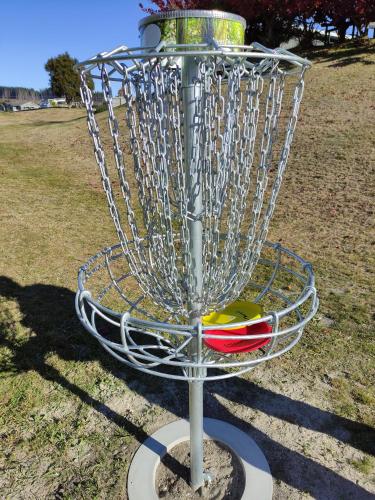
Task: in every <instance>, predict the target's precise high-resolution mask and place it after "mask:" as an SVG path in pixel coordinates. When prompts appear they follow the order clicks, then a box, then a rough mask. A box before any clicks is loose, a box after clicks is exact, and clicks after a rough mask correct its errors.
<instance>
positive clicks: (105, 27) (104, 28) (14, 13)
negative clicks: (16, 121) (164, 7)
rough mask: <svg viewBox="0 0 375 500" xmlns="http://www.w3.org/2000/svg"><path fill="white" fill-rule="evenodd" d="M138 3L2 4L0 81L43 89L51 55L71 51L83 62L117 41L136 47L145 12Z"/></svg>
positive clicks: (51, 0) (19, 0)
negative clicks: (46, 67) (46, 66)
mask: <svg viewBox="0 0 375 500" xmlns="http://www.w3.org/2000/svg"><path fill="white" fill-rule="evenodd" d="M140 1H142V0H100V1H99V0H75V1H74V0H64V1H59V2H57V1H56V0H48V1H47V0H11V1H4V2H2V5H1V9H0V12H1V19H2V22H1V23H0V50H1V53H2V58H3V62H2V65H1V69H0V85H4V86H11V87H31V88H34V89H36V90H39V89H41V88H46V87H48V85H49V78H48V74H47V72H46V71H45V69H44V65H45V63H46V62H47V60H48V59H49V58H50V57H54V56H57V55H58V54H62V53H63V52H66V51H67V52H69V54H70V55H71V56H72V57H75V58H77V59H78V60H84V59H88V58H89V57H92V56H94V55H95V54H97V53H98V52H102V51H104V50H109V49H113V48H114V47H117V46H119V45H127V46H128V47H135V46H138V45H139V39H138V21H139V20H140V19H141V18H142V17H145V16H146V15H147V14H146V13H144V12H143V11H142V10H141V8H140V7H139V2H140ZM142 3H143V4H144V5H145V6H146V7H150V6H151V3H150V2H148V1H147V0H144V1H143V2H142ZM4 59H5V60H4Z"/></svg>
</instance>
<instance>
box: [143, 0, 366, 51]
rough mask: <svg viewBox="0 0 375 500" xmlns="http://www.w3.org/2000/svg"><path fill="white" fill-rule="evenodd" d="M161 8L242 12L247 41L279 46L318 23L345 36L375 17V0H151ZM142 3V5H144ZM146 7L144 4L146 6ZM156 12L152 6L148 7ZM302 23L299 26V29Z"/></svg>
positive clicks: (240, 13) (360, 28)
mask: <svg viewBox="0 0 375 500" xmlns="http://www.w3.org/2000/svg"><path fill="white" fill-rule="evenodd" d="M150 1H151V2H152V3H154V4H155V5H156V6H157V7H158V8H159V10H160V11H163V10H176V9H220V10H225V11H228V12H232V13H234V14H239V15H240V16H242V17H244V18H245V19H246V21H247V26H248V27H247V31H246V42H247V43H249V42H252V41H254V40H257V41H260V42H261V43H263V44H265V45H268V46H270V47H276V46H278V45H280V43H281V42H283V41H286V40H288V39H289V38H291V36H293V35H297V36H299V37H301V30H300V27H301V26H302V27H303V29H304V33H303V34H302V36H305V37H311V36H312V29H313V27H315V26H316V25H317V24H320V23H323V22H326V23H329V24H331V25H332V26H334V27H335V28H336V29H337V32H338V35H339V40H340V41H344V40H345V34H346V31H347V29H348V27H349V26H352V25H354V26H355V27H356V28H357V29H358V32H359V33H364V31H365V27H366V26H367V24H368V23H369V21H372V20H373V19H375V1H374V0H150ZM141 7H142V5H141ZM142 8H143V7H142ZM144 10H145V11H147V12H152V9H144ZM297 27H298V30H297V29H296V28H297ZM310 43H311V40H310Z"/></svg>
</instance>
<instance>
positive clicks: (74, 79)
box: [44, 52, 94, 103]
mask: <svg viewBox="0 0 375 500" xmlns="http://www.w3.org/2000/svg"><path fill="white" fill-rule="evenodd" d="M77 62H78V61H77V59H74V58H72V57H71V56H70V55H69V54H68V53H67V52H65V53H64V54H60V55H58V56H56V57H51V58H50V59H48V61H47V63H46V64H45V66H44V67H45V69H46V71H47V72H48V73H49V76H50V85H51V89H52V92H53V93H54V94H55V96H56V97H66V101H67V102H68V103H70V102H72V101H77V100H80V93H79V86H80V80H79V74H78V72H77V71H76V70H75V69H74V65H75V64H77ZM88 85H89V87H90V89H91V90H93V89H94V83H93V81H92V79H91V78H90V79H89V80H88Z"/></svg>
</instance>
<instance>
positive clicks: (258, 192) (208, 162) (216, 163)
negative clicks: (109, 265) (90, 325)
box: [81, 44, 306, 317]
mask: <svg viewBox="0 0 375 500" xmlns="http://www.w3.org/2000/svg"><path fill="white" fill-rule="evenodd" d="M216 46H217V53H215V51H214V50H212V47H210V50H208V49H207V50H204V49H201V53H199V54H198V55H194V60H195V64H196V68H197V72H196V77H195V79H194V82H193V84H192V85H193V86H194V92H193V96H194V97H193V100H194V102H193V104H194V106H193V109H194V110H195V114H194V117H193V121H192V124H191V130H189V133H190V134H191V136H192V148H191V151H189V152H187V151H186V150H185V149H186V146H185V143H184V135H185V134H186V133H187V131H186V130H184V109H185V107H184V102H183V101H184V99H183V91H182V87H183V84H182V70H181V64H180V63H178V60H179V58H181V57H184V56H181V55H180V54H179V52H178V51H177V50H176V48H175V49H174V50H175V53H174V54H175V55H172V56H171V48H170V47H165V46H164V47H163V50H161V51H160V52H154V53H153V54H152V55H150V54H147V53H143V54H141V55H140V54H138V53H135V54H133V53H132V52H131V51H128V52H126V57H125V58H123V59H124V60H121V59H119V58H116V56H115V55H114V56H111V57H107V58H105V57H98V58H97V60H95V59H94V60H93V64H91V66H89V68H88V69H87V67H86V66H85V67H82V68H81V94H82V100H83V102H84V104H85V106H86V109H87V116H88V128H89V132H90V134H91V137H92V141H93V145H94V150H95V158H96V161H97V164H98V166H99V171H100V175H101V179H102V184H103V188H104V191H105V193H106V197H107V202H108V206H109V212H110V215H111V217H112V219H113V222H114V226H115V228H116V231H117V234H118V238H119V241H120V243H121V246H122V250H123V253H124V255H125V257H126V260H127V262H128V265H129V268H130V270H131V272H132V274H133V276H134V278H135V279H136V280H137V282H138V284H139V286H140V287H141V289H142V291H143V292H144V293H145V294H146V295H147V296H148V297H150V298H151V299H152V300H153V301H154V303H156V304H157V305H158V306H161V307H162V308H163V309H164V310H166V311H168V312H169V313H171V314H173V315H175V316H179V317H188V316H189V303H192V302H194V303H196V304H200V310H199V311H198V313H199V314H200V315H204V314H207V313H208V312H209V311H212V310H218V309H221V308H223V307H225V306H226V305H227V304H229V303H231V302H233V301H234V300H236V298H238V297H239V295H240V294H241V292H242V291H243V289H244V287H245V286H246V284H247V282H248V280H249V279H250V277H251V275H252V273H253V271H254V269H255V266H256V264H257V262H258V259H259V256H260V253H261V250H262V247H263V244H264V242H265V240H266V236H267V232H268V227H269V223H270V220H271V217H272V214H273V211H274V208H275V203H276V199H277V196H278V193H279V190H280V186H281V182H282V178H283V174H284V171H285V167H286V163H287V160H288V156H289V152H290V147H291V143H292V140H293V135H294V130H295V127H296V122H297V118H298V112H299V107H300V102H301V99H302V94H303V88H304V74H305V69H306V65H305V64H303V63H301V62H300V61H297V62H295V61H294V60H291V58H290V57H289V59H288V56H287V55H285V51H284V52H282V53H281V52H280V53H277V52H276V51H269V50H267V51H263V52H262V47H261V46H260V45H257V46H256V47H255V46H253V47H252V46H249V47H248V48H246V50H245V49H244V48H243V47H242V48H241V51H240V49H237V51H235V50H231V51H230V50H227V51H224V50H223V49H222V48H221V47H220V46H219V45H217V44H216ZM114 52H115V51H114ZM112 53H113V52H112ZM112 53H111V54H112ZM254 54H256V57H255V56H254ZM185 57H186V56H185ZM297 59H298V58H297ZM301 61H303V60H301ZM288 65H289V66H291V65H294V70H293V71H292V72H291V71H289V68H288ZM290 73H292V74H290ZM89 74H90V75H91V76H93V77H94V78H97V79H99V80H100V81H101V84H102V90H103V94H104V99H105V103H106V106H107V120H106V121H107V126H108V130H109V133H110V136H111V140H112V146H111V147H110V146H109V144H108V143H106V144H105V146H104V145H103V144H104V143H103V142H102V141H101V138H100V133H99V128H100V127H103V126H106V124H105V123H102V120H101V123H100V125H99V123H98V121H99V120H98V119H97V116H98V115H96V114H95V111H94V104H93V96H92V92H91V90H90V88H89V86H88V75H89ZM291 88H292V91H291V92H290V89H291ZM113 89H117V91H119V95H121V96H122V97H123V105H122V106H119V107H117V108H116V107H115V106H114V101H115V100H114V97H113ZM287 90H288V92H287ZM190 104H191V103H190ZM187 154H189V155H190V156H189V161H188V162H186V155H187ZM113 160H114V167H115V168H114V170H113V172H117V176H115V177H114V176H113V175H112V176H111V174H110V171H111V169H110V168H109V166H108V165H109V162H110V161H112V162H113ZM186 165H188V167H187V166H186ZM111 172H112V171H111ZM113 172H112V174H113ZM191 178H194V179H196V185H195V186H193V189H187V185H188V184H189V182H190V180H191ZM116 183H117V184H118V189H115V187H114V185H115V184H116ZM131 183H133V184H132V186H131V187H130V184H131ZM199 196H200V197H201V199H202V210H201V211H200V213H195V212H194V213H193V212H192V211H191V209H190V207H191V206H193V205H194V197H199ZM195 220H199V221H200V222H201V225H202V286H201V288H200V289H199V290H198V288H197V286H196V283H195V282H194V280H195V275H194V272H193V269H192V267H193V266H194V262H193V259H192V256H191V251H190V249H191V240H192V237H193V236H192V235H191V229H190V225H191V224H190V223H191V221H195Z"/></svg>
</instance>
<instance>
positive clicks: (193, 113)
mask: <svg viewBox="0 0 375 500" xmlns="http://www.w3.org/2000/svg"><path fill="white" fill-rule="evenodd" d="M197 75H198V66H197V63H196V61H195V58H194V57H186V58H184V59H183V65H182V92H183V107H184V147H185V155H184V161H185V176H186V177H185V179H186V189H187V192H188V200H189V201H188V211H189V213H190V220H189V226H188V227H189V232H190V255H191V278H192V282H193V290H192V297H190V303H189V311H190V321H191V324H192V325H193V326H195V327H196V332H197V336H196V337H195V339H194V340H193V341H192V342H191V344H190V354H191V355H192V358H193V359H195V360H196V361H197V362H199V358H200V351H201V345H202V340H201V338H200V306H201V304H200V303H199V300H200V299H199V297H201V293H202V250H203V249H202V234H203V231H202V221H201V219H200V214H201V212H202V187H201V180H200V173H199V165H197V164H192V159H193V148H194V147H195V146H196V144H194V134H195V129H196V127H197V126H199V125H198V119H199V114H198V110H197V102H198V99H199V97H200V95H199V94H200V89H199V86H198V85H195V84H194V82H195V79H196V78H197ZM195 370H197V369H195ZM198 371H199V370H198ZM194 375H195V376H199V373H194ZM189 420H190V481H191V487H192V488H193V490H194V491H197V490H199V489H201V488H202V487H203V484H204V473H203V378H202V381H194V382H189Z"/></svg>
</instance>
